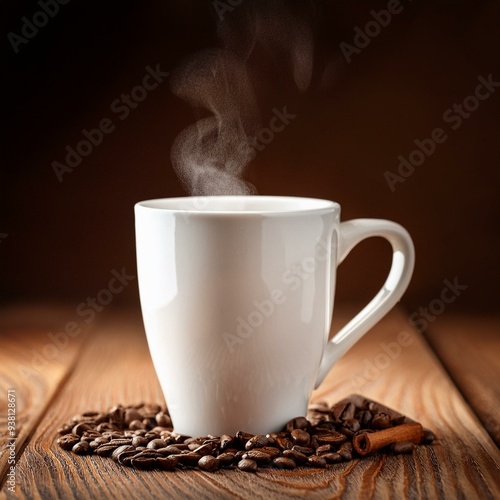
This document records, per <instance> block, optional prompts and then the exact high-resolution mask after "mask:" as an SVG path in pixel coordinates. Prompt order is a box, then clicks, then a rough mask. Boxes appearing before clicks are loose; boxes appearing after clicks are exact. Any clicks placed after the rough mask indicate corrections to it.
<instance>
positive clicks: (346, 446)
mask: <svg viewBox="0 0 500 500" xmlns="http://www.w3.org/2000/svg"><path fill="white" fill-rule="evenodd" d="M352 452H353V448H352V443H350V442H348V443H343V444H342V445H340V448H339V449H338V454H339V455H340V456H341V457H342V458H343V459H344V460H347V461H349V460H352Z"/></svg>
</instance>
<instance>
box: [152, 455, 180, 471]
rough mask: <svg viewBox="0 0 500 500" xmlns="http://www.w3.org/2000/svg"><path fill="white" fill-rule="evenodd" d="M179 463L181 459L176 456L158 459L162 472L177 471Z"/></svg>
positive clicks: (157, 463)
mask: <svg viewBox="0 0 500 500" xmlns="http://www.w3.org/2000/svg"><path fill="white" fill-rule="evenodd" d="M178 463H179V459H178V458H177V457H176V456H174V455H170V456H169V457H161V458H157V459H156V465H158V467H159V468H160V469H161V470H169V471H170V470H175V468H176V467H177V464H178Z"/></svg>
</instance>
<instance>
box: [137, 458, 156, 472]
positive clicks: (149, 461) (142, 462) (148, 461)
mask: <svg viewBox="0 0 500 500" xmlns="http://www.w3.org/2000/svg"><path fill="white" fill-rule="evenodd" d="M156 461H157V459H156V458H153V457H136V458H132V460H131V462H130V463H131V464H132V466H133V467H135V468H137V469H142V470H150V469H154V467H155V466H156Z"/></svg>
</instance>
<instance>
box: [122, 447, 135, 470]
mask: <svg viewBox="0 0 500 500" xmlns="http://www.w3.org/2000/svg"><path fill="white" fill-rule="evenodd" d="M136 455H138V453H137V450H130V451H123V452H122V453H120V455H119V456H118V463H120V464H122V465H128V466H130V465H131V460H132V458H134V457H135V456H136Z"/></svg>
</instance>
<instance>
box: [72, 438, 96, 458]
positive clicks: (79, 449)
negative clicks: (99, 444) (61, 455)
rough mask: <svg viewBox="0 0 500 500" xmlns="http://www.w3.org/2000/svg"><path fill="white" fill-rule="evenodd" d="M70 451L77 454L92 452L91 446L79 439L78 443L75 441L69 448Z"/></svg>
mask: <svg viewBox="0 0 500 500" xmlns="http://www.w3.org/2000/svg"><path fill="white" fill-rule="evenodd" d="M71 451H72V452H73V453H76V454H77V455H88V454H89V453H92V448H91V447H90V445H89V443H87V442H86V441H80V442H79V443H76V444H75V445H74V446H73V448H71Z"/></svg>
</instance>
